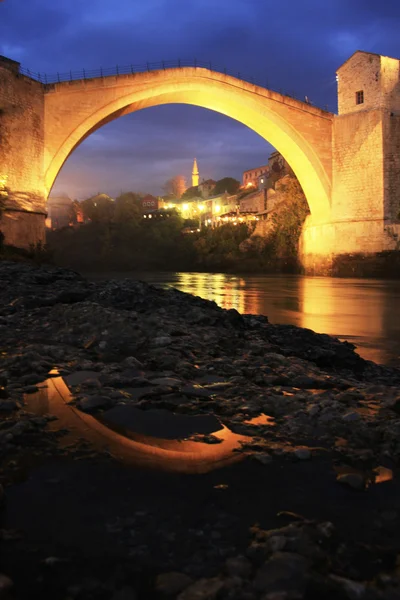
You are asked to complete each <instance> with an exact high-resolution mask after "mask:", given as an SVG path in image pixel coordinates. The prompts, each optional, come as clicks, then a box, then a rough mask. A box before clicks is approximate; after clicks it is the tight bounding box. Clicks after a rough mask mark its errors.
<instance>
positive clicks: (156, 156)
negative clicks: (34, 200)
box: [0, 0, 400, 196]
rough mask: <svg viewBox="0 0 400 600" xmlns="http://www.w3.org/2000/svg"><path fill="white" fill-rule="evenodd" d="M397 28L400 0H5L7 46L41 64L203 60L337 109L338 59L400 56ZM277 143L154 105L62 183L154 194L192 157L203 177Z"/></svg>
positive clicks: (83, 154) (77, 158)
mask: <svg viewBox="0 0 400 600" xmlns="http://www.w3.org/2000/svg"><path fill="white" fill-rule="evenodd" d="M399 28H400V3H399V2H398V0H384V1H383V2H381V3H377V2H376V1H375V0H374V1H373V0H351V1H349V0H325V1H324V2H321V0H303V2H296V1H295V0H279V1H277V0H274V1H272V0H229V1H228V0H85V2H80V1H79V0H57V1H56V2H55V1H54V0H29V2H27V1H26V0H4V1H3V2H1V3H0V54H5V55H7V56H9V57H10V58H14V59H15V60H19V61H21V63H22V64H23V66H25V67H28V68H30V69H31V70H34V71H40V72H42V73H43V72H47V73H54V72H57V71H60V72H62V71H69V70H70V69H72V70H77V69H81V68H85V69H91V68H97V67H100V66H103V67H109V66H111V67H112V66H114V65H117V64H130V63H134V64H145V63H146V62H147V61H161V60H171V59H178V58H181V59H186V60H188V59H194V58H197V59H198V60H203V61H211V62H212V64H215V65H218V66H220V67H224V66H225V67H226V68H227V69H228V70H230V71H232V72H237V73H241V74H242V75H245V76H253V77H255V78H256V79H258V80H260V81H262V82H265V83H266V82H268V85H269V86H270V87H272V88H273V89H278V90H279V89H282V90H284V91H287V92H289V93H295V94H296V95H297V96H298V97H304V96H305V95H307V96H308V97H309V98H311V99H312V100H313V101H314V102H315V103H316V104H318V105H320V106H323V105H328V106H329V107H330V109H331V110H334V109H335V106H336V84H335V70H336V68H337V67H338V66H340V64H342V63H343V62H344V61H345V60H346V59H347V58H348V57H349V56H350V55H351V54H352V53H353V52H354V51H355V50H357V49H362V50H366V51H370V52H377V53H380V54H385V55H388V56H396V57H400V38H399V36H398V31H399ZM270 151H271V148H270V146H269V145H268V144H267V143H266V142H265V141H263V140H261V139H260V138H259V137H258V136H257V135H256V134H255V133H253V132H251V131H249V130H247V129H246V128H245V127H243V126H241V125H240V124H238V123H235V122H234V121H231V120H229V119H227V118H226V117H223V116H221V115H217V114H215V113H212V112H210V111H205V110H202V109H199V108H195V107H187V106H184V107H179V108H177V107H176V106H166V107H158V108H153V109H148V110H145V111H140V112H139V113H136V114H134V115H129V116H127V117H124V118H123V119H119V120H116V121H115V122H113V123H110V124H109V125H107V126H105V127H104V128H102V129H101V130H99V131H98V132H96V133H95V134H93V136H92V137H90V138H88V140H86V141H85V142H84V143H83V144H82V145H81V146H80V147H79V148H78V149H77V150H76V151H75V152H74V153H73V155H72V156H71V157H70V159H69V160H68V161H67V163H66V165H65V167H64V168H63V171H62V172H61V174H60V176H59V178H58V181H57V188H59V189H61V188H62V189H65V191H67V192H68V191H70V192H71V194H78V195H81V196H82V195H86V194H89V193H91V191H98V190H101V189H104V190H105V191H108V192H110V193H117V192H118V191H119V190H120V189H121V188H122V189H129V188H132V187H133V188H134V189H141V190H143V191H147V190H149V191H151V192H153V193H157V192H160V191H161V186H162V184H163V182H164V181H165V179H167V178H169V177H171V176H173V175H175V174H177V173H183V174H185V175H186V176H187V177H188V176H189V173H190V165H191V161H192V159H193V156H194V155H196V156H197V158H199V160H200V163H201V165H202V166H201V170H202V174H204V176H206V177H213V178H219V177H222V176H225V175H232V176H235V177H239V176H240V174H241V171H242V170H243V169H246V168H249V167H251V166H252V165H253V164H254V165H256V164H257V165H258V164H262V163H264V162H265V161H266V158H267V156H268V154H269V152H270Z"/></svg>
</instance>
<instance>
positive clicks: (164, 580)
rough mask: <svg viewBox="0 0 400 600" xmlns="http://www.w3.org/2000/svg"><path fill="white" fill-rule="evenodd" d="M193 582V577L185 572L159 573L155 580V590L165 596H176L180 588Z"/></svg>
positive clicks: (182, 588)
mask: <svg viewBox="0 0 400 600" xmlns="http://www.w3.org/2000/svg"><path fill="white" fill-rule="evenodd" d="M192 583H193V579H192V578H191V577H189V576H188V575H186V574H185V573H179V572H177V571H171V572H169V573H160V575H157V577H156V581H155V586H154V587H155V590H156V592H158V593H159V594H163V595H165V596H176V594H179V592H181V591H182V590H184V589H185V588H187V587H188V586H189V585H191V584H192Z"/></svg>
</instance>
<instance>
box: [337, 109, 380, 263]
mask: <svg viewBox="0 0 400 600" xmlns="http://www.w3.org/2000/svg"><path fill="white" fill-rule="evenodd" d="M383 117H384V114H383V111H382V110H379V109H378V110H369V111H360V112H356V113H350V114H347V115H342V116H338V117H336V118H335V121H334V132H333V148H332V155H333V191H332V221H333V222H336V221H340V222H343V221H354V222H356V221H361V220H362V221H364V220H377V219H383V217H384V214H383V202H382V199H383V195H384V189H383V188H384V186H383V163H384V154H383V151H384V149H383V140H382V136H383ZM344 251H346V249H344ZM364 251H368V249H367V248H365V249H364Z"/></svg>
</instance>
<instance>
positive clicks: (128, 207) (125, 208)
mask: <svg viewBox="0 0 400 600" xmlns="http://www.w3.org/2000/svg"><path fill="white" fill-rule="evenodd" d="M141 217H142V207H141V203H140V196H139V194H135V193H134V192H125V193H124V194H121V195H120V196H118V198H116V199H115V211H114V221H115V222H116V223H126V222H130V221H135V222H137V221H138V220H140V219H141Z"/></svg>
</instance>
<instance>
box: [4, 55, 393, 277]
mask: <svg viewBox="0 0 400 600" xmlns="http://www.w3.org/2000/svg"><path fill="white" fill-rule="evenodd" d="M399 63H400V61H399V60H397V59H393V58H388V57H384V56H380V55H376V54H370V53H366V52H360V51H357V52H356V53H355V54H354V55H353V56H351V57H350V58H349V59H348V60H347V61H346V62H345V63H344V64H343V65H342V66H341V67H340V68H339V69H338V104H339V114H338V115H334V114H332V113H329V112H326V111H323V110H320V109H318V108H316V107H314V106H311V105H310V104H307V103H304V102H300V101H298V100H295V99H293V98H289V97H287V96H284V95H282V94H278V93H276V92H273V91H271V90H267V89H264V88H262V87H258V86H255V85H253V84H250V83H247V82H244V81H241V80H239V79H236V78H234V77H230V76H228V75H226V74H221V73H217V72H214V71H211V70H209V69H204V68H199V67H182V68H173V69H165V70H156V71H150V72H144V73H132V74H125V75H120V74H117V75H114V76H108V77H93V78H91V79H81V80H74V81H64V82H59V83H55V84H43V83H40V82H38V81H36V80H35V79H33V78H31V77H28V76H25V75H22V74H21V72H20V66H19V64H18V63H16V62H15V61H12V60H10V59H7V58H4V57H2V58H0V185H3V189H5V190H6V192H7V201H6V210H5V212H4V214H3V218H2V223H1V229H2V231H3V232H4V234H5V236H6V242H7V243H9V244H13V245H16V246H21V247H28V246H29V245H30V244H36V243H37V242H40V241H43V240H44V230H45V229H44V220H45V200H46V198H47V195H48V193H49V192H50V189H51V187H52V185H53V183H54V181H55V179H56V177H57V174H58V172H59V171H60V169H61V167H62V165H63V164H64V162H65V160H66V159H67V158H68V156H69V155H70V154H71V152H72V151H73V150H74V149H75V148H76V147H77V146H78V145H79V144H80V143H81V142H82V140H84V139H85V138H86V137H87V136H88V135H90V134H91V133H92V132H93V131H95V130H96V129H98V128H99V127H101V126H102V125H104V124H105V123H107V122H109V121H111V120H113V119H115V118H117V117H119V116H122V115H125V114H128V113H130V112H134V111H136V110H141V109H143V108H146V107H150V106H156V105H161V104H167V103H186V104H193V105H197V106H202V107H204V108H209V109H211V110H214V111H217V112H220V113H222V114H225V115H227V116H230V117H232V118H234V119H236V120H238V121H240V122H242V123H243V124H245V125H246V126H248V127H250V128H251V129H253V130H254V131H256V132H257V133H259V135H261V136H262V137H264V138H265V139H266V140H268V141H269V142H270V143H271V144H272V145H273V146H275V148H276V149H277V150H278V151H279V152H280V153H281V154H282V155H283V156H284V157H285V159H286V160H287V161H288V163H289V164H290V166H291V167H292V169H293V171H294V173H295V174H296V176H297V178H298V180H299V181H300V184H301V186H302V188H303V190H304V193H305V195H306V198H307V200H308V203H309V206H310V212H311V214H310V216H309V217H308V219H307V221H306V223H305V225H304V229H303V235H302V238H301V256H302V261H303V264H304V267H305V270H306V271H307V272H314V273H321V272H324V273H326V272H328V273H329V271H330V268H331V265H332V261H333V260H334V259H335V257H337V256H338V255H343V254H351V253H358V252H359V253H364V254H373V253H377V252H382V251H386V250H392V249H395V248H396V247H397V237H398V234H399V230H400V226H399V223H398V218H397V217H398V212H399V206H400V84H399Z"/></svg>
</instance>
